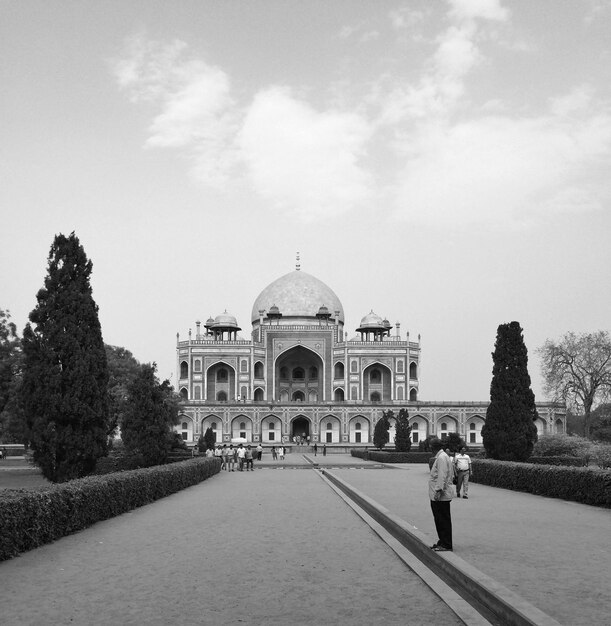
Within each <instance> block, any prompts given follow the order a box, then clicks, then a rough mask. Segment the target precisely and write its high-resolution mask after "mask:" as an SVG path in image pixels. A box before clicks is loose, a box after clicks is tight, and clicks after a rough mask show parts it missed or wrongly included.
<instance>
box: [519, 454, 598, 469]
mask: <svg viewBox="0 0 611 626" xmlns="http://www.w3.org/2000/svg"><path fill="white" fill-rule="evenodd" d="M528 462H529V463H534V464H535V465H565V466H569V467H583V466H584V465H587V464H588V462H587V460H586V459H584V458H583V457H582V456H531V457H530V458H529V459H528Z"/></svg>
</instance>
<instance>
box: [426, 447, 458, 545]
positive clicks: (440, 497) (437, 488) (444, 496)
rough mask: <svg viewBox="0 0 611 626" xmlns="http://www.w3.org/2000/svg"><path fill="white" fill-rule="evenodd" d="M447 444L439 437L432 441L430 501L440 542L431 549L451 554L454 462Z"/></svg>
mask: <svg viewBox="0 0 611 626" xmlns="http://www.w3.org/2000/svg"><path fill="white" fill-rule="evenodd" d="M447 447H448V446H447V444H446V443H445V442H442V441H441V439H438V438H437V437H435V438H433V439H431V452H434V453H435V460H434V461H433V465H432V466H431V472H430V474H429V499H430V501H431V510H432V511H433V519H434V520H435V529H436V530H437V536H438V538H439V540H438V541H437V542H436V543H434V544H433V545H432V546H431V548H432V549H433V550H435V552H451V551H452V550H453V549H454V546H453V542H452V516H451V512H450V502H452V491H453V489H452V476H453V473H454V472H453V469H452V460H451V459H450V457H449V456H448V455H447V453H446V449H447Z"/></svg>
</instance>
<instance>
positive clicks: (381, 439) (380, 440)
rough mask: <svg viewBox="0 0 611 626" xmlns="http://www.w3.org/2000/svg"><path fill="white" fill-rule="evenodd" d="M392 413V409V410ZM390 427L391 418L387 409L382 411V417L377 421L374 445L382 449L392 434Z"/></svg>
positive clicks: (374, 430)
mask: <svg viewBox="0 0 611 626" xmlns="http://www.w3.org/2000/svg"><path fill="white" fill-rule="evenodd" d="M390 413H391V415H392V411H390ZM389 428H390V420H389V419H388V415H387V414H386V411H383V412H382V417H381V418H380V419H379V420H378V421H377V422H376V425H375V426H374V428H373V445H374V446H375V447H376V448H379V449H380V450H381V449H382V448H383V447H384V446H385V445H386V444H387V443H388V439H389V437H390V435H389V434H388V429H389Z"/></svg>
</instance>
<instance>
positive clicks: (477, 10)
mask: <svg viewBox="0 0 611 626" xmlns="http://www.w3.org/2000/svg"><path fill="white" fill-rule="evenodd" d="M449 5H450V12H449V14H450V16H451V17H453V18H456V19H458V20H473V19H483V20H491V21H499V22H504V21H505V20H507V19H508V17H509V11H508V10H507V9H506V8H504V7H502V6H501V3H500V0H449Z"/></svg>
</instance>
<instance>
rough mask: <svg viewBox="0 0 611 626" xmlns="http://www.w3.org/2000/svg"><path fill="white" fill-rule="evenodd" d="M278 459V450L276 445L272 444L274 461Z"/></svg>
mask: <svg viewBox="0 0 611 626" xmlns="http://www.w3.org/2000/svg"><path fill="white" fill-rule="evenodd" d="M277 460H278V453H277V452H276V446H272V461H277Z"/></svg>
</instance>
